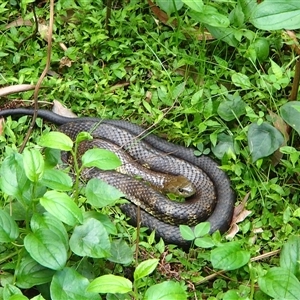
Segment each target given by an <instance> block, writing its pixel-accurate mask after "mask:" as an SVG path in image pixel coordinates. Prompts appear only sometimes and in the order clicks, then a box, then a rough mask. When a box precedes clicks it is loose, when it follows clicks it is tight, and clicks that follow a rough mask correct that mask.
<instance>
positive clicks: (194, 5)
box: [170, 0, 204, 12]
mask: <svg viewBox="0 0 300 300" xmlns="http://www.w3.org/2000/svg"><path fill="white" fill-rule="evenodd" d="M181 1H182V2H183V3H184V4H186V5H187V6H188V7H190V8H191V9H192V10H195V11H198V12H201V11H203V6H204V4H203V1H202V0H181ZM170 2H171V1H170Z"/></svg>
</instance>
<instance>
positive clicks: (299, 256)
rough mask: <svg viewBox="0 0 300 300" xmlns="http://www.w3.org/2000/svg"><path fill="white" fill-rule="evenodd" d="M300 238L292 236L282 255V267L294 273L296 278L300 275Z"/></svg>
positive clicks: (283, 248)
mask: <svg viewBox="0 0 300 300" xmlns="http://www.w3.org/2000/svg"><path fill="white" fill-rule="evenodd" d="M299 261H300V237H299V236H291V237H290V238H289V239H288V241H287V242H286V243H285V244H284V245H283V247H282V250H281V253H280V266H281V267H282V268H285V269H286V270H288V271H290V272H292V273H293V274H294V275H295V276H296V277H298V276H299V275H300V264H299Z"/></svg>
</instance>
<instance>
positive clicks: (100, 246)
mask: <svg viewBox="0 0 300 300" xmlns="http://www.w3.org/2000/svg"><path fill="white" fill-rule="evenodd" d="M110 247H111V246H110V241H109V237H108V234H107V231H106V229H105V227H104V226H103V225H102V224H101V222H99V221H98V220H96V219H93V218H90V219H87V220H84V222H83V224H82V225H80V226H76V227H75V229H74V232H73V234H72V236H71V238H70V248H71V250H72V251H73V252H74V253H75V254H76V255H78V256H89V257H95V258H102V257H109V256H110V255H111V254H110Z"/></svg>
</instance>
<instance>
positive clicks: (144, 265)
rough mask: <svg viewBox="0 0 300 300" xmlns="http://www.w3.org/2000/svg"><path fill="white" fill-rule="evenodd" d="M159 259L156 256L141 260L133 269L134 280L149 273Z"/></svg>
mask: <svg viewBox="0 0 300 300" xmlns="http://www.w3.org/2000/svg"><path fill="white" fill-rule="evenodd" d="M158 262H159V260H158V259H156V258H152V259H147V260H145V261H143V262H141V263H140V264H139V265H138V266H137V267H136V269H135V271H134V274H133V276H134V280H138V279H141V278H143V277H146V276H147V275H149V274H151V273H152V272H153V271H154V270H155V268H156V267H157V265H158Z"/></svg>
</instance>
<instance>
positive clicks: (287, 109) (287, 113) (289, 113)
mask: <svg viewBox="0 0 300 300" xmlns="http://www.w3.org/2000/svg"><path fill="white" fill-rule="evenodd" d="M280 113H281V116H282V118H283V120H284V121H285V122H286V123H288V124H289V125H290V126H291V127H292V128H294V129H295V130H296V131H297V132H298V134H299V135H300V103H299V101H290V102H287V103H286V104H284V105H282V106H281V108H280Z"/></svg>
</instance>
